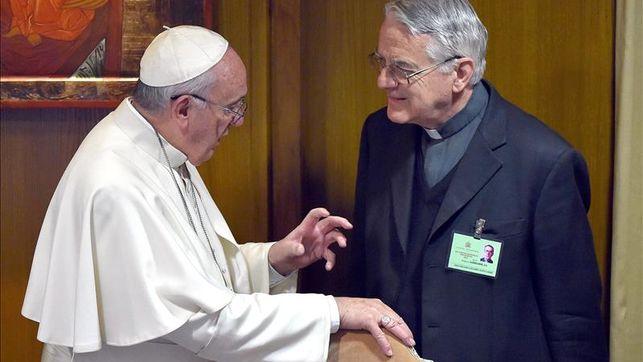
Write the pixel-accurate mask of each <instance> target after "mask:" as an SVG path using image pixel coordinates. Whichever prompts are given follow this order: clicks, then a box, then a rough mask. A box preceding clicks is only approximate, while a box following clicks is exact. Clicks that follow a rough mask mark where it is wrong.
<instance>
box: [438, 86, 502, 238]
mask: <svg viewBox="0 0 643 362" xmlns="http://www.w3.org/2000/svg"><path fill="white" fill-rule="evenodd" d="M485 85H487V84H485ZM487 89H489V105H488V106H487V110H486V112H485V115H484V118H483V120H482V123H481V124H480V126H479V128H478V130H477V131H476V133H475V135H474V136H473V138H472V139H471V143H470V144H469V147H467V150H466V152H465V153H464V155H463V156H462V159H461V160H460V162H459V163H458V165H457V166H456V167H457V168H456V170H455V173H454V175H453V179H452V180H451V184H450V185H449V188H448V190H447V193H446V195H445V196H444V200H443V201H442V205H441V206H440V209H439V210H438V214H437V216H436V218H435V221H434V222H433V227H432V228H431V232H430V234H429V237H428V239H427V240H428V241H429V242H430V241H431V240H432V238H433V236H434V234H435V232H436V231H437V230H438V229H439V228H440V227H441V226H442V225H444V223H445V222H447V220H449V219H450V218H451V217H452V216H453V215H454V214H455V213H456V212H458V211H459V210H460V209H461V208H462V207H464V206H465V205H466V204H467V203H468V202H469V200H471V199H472V198H473V197H474V196H475V195H476V194H477V193H478V192H479V191H480V190H481V189H482V188H483V187H484V185H486V184H487V182H489V180H490V179H491V178H492V177H493V175H495V174H496V172H498V170H499V169H500V168H501V167H502V162H501V161H500V160H498V158H497V157H496V156H495V155H494V154H493V152H494V150H496V149H497V148H498V147H500V146H502V145H504V144H505V142H506V135H505V132H506V119H505V118H504V116H503V112H501V111H500V109H501V108H502V107H501V102H502V99H501V98H500V97H499V95H498V93H497V92H496V91H495V89H494V88H493V87H491V86H490V85H488V86H487Z"/></svg>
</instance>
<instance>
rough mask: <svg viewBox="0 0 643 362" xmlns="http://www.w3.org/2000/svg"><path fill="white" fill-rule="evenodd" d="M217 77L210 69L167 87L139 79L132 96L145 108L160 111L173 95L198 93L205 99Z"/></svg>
mask: <svg viewBox="0 0 643 362" xmlns="http://www.w3.org/2000/svg"><path fill="white" fill-rule="evenodd" d="M215 80H216V77H215V75H214V72H212V71H210V70H208V71H206V72H204V73H202V74H200V75H198V76H196V77H194V78H192V79H190V80H186V81H185V82H183V83H179V84H174V85H170V86H167V87H152V86H149V85H147V84H145V83H143V82H141V80H140V79H139V81H138V82H137V83H136V88H135V89H134V93H133V94H132V98H134V100H135V101H136V103H138V104H140V105H141V107H143V108H144V109H145V110H147V111H149V112H151V113H158V112H160V111H161V110H163V109H164V108H165V107H166V106H167V105H168V104H169V102H170V98H171V97H173V96H178V95H182V94H196V95H199V96H201V97H203V98H205V99H207V98H208V97H206V96H205V95H204V94H207V91H208V90H209V88H210V86H212V85H213V84H214V82H215ZM197 101H198V102H199V103H203V104H202V105H201V106H202V107H205V102H203V101H201V100H198V99H197Z"/></svg>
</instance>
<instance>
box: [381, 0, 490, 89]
mask: <svg viewBox="0 0 643 362" xmlns="http://www.w3.org/2000/svg"><path fill="white" fill-rule="evenodd" d="M384 13H385V14H391V15H393V16H394V17H395V18H396V20H397V21H399V22H400V23H402V24H404V25H405V26H406V27H407V28H408V29H409V31H410V32H411V34H413V35H421V34H427V35H430V36H431V40H432V41H431V42H430V43H429V44H427V48H426V51H427V54H428V56H429V58H430V59H432V60H433V61H436V62H441V61H444V60H446V59H449V58H451V57H454V56H463V57H469V58H471V59H473V62H474V70H473V75H472V76H471V79H470V80H469V84H470V85H475V84H476V83H478V82H479V81H480V79H482V76H483V74H484V70H485V66H486V60H485V56H486V53H487V29H486V28H485V26H484V25H483V24H482V22H481V21H480V19H479V18H478V15H477V14H476V12H475V10H473V7H472V6H471V4H469V2H468V1H467V0H395V1H390V2H389V3H387V4H386V5H385V7H384ZM448 63H451V62H447V63H445V64H443V65H442V66H441V67H440V68H439V69H440V71H442V72H449V71H451V70H453V68H452V67H450V66H449V64H448Z"/></svg>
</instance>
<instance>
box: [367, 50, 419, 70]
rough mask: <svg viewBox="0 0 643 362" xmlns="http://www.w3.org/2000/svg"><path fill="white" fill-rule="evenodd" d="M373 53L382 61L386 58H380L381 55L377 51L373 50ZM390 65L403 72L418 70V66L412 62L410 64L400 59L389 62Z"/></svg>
mask: <svg viewBox="0 0 643 362" xmlns="http://www.w3.org/2000/svg"><path fill="white" fill-rule="evenodd" d="M374 53H375V55H377V56H378V57H380V58H382V59H386V58H384V56H382V54H380V52H378V51H377V49H375V52H374ZM391 63H393V65H395V66H396V67H399V68H402V69H404V70H413V69H417V68H419V66H418V65H417V64H415V63H413V62H410V61H407V60H402V59H393V60H392V61H391Z"/></svg>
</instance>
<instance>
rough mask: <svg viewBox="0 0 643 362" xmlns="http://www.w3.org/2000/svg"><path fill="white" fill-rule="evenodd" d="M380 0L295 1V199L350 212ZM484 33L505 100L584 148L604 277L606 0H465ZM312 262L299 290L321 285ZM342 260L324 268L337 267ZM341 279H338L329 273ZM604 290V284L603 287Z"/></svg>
mask: <svg viewBox="0 0 643 362" xmlns="http://www.w3.org/2000/svg"><path fill="white" fill-rule="evenodd" d="M385 2H386V1H384V0H382V1H341V0H329V1H324V2H317V1H312V2H304V3H302V30H301V31H302V64H303V66H302V69H301V73H302V95H303V96H302V134H303V138H304V142H303V148H302V153H303V159H304V163H303V171H302V172H303V180H304V190H305V191H304V200H303V205H304V208H309V207H313V206H317V205H326V206H328V207H329V208H330V209H331V210H333V211H334V212H337V213H340V214H343V215H347V216H351V213H352V208H353V197H354V190H353V187H354V186H353V185H354V180H355V173H356V162H357V152H358V147H359V145H358V140H359V131H360V129H361V126H362V123H363V121H364V119H365V117H366V115H367V114H369V113H370V112H373V111H375V110H376V109H378V108H380V107H381V106H383V105H385V98H384V95H383V92H381V91H379V90H378V89H377V88H376V85H375V80H376V79H375V75H373V73H372V72H371V71H370V70H369V68H368V64H367V61H366V55H367V54H368V53H369V52H370V51H372V49H373V48H374V47H375V46H376V44H377V36H378V31H379V25H380V22H381V20H382V18H383V13H382V9H383V6H382V5H383V4H384V3H385ZM472 3H473V5H474V7H476V9H477V11H478V13H479V16H480V17H481V19H482V21H483V22H484V23H485V25H486V26H487V28H488V30H489V33H490V40H489V46H488V56H487V61H488V66H487V72H486V78H487V79H489V80H490V81H491V82H492V83H493V84H494V85H495V86H496V87H497V88H498V89H499V91H500V92H501V94H502V95H504V96H505V97H506V98H508V99H509V100H511V101H513V102H515V103H516V104H518V105H519V106H521V107H522V108H524V109H525V110H526V111H528V112H530V113H533V114H535V115H536V116H537V117H539V118H540V119H542V120H543V121H545V122H546V123H548V124H549V125H550V126H551V127H552V128H554V129H556V130H557V131H559V132H560V133H561V134H562V135H563V136H564V137H565V138H567V140H569V142H570V143H571V144H573V145H574V146H575V147H577V148H578V149H580V150H581V151H582V153H583V154H584V155H585V157H586V159H587V161H588V165H589V169H590V175H591V185H592V198H593V201H592V207H591V212H590V221H591V224H592V227H593V231H594V236H595V245H596V251H597V254H598V259H599V265H600V269H601V274H602V277H603V281H604V285H607V283H606V282H607V277H606V276H607V273H608V270H607V266H608V264H609V263H608V254H609V253H608V250H609V244H610V236H609V235H610V214H611V206H610V202H611V174H612V153H613V152H612V144H613V141H612V138H613V132H612V129H613V95H612V82H613V75H612V74H613V72H612V69H613V60H612V59H613V41H612V38H613V33H614V30H613V24H612V23H613V18H614V10H613V4H612V3H613V2H612V1H610V0H599V1H589V2H588V1H581V0H573V1H565V2H559V1H542V0H528V1H519V2H516V1H512V0H497V1H483V0H474V1H472ZM320 270H321V267H319V266H317V268H313V269H312V270H308V271H306V272H305V273H304V277H305V278H306V279H307V280H306V281H305V283H304V284H305V285H304V290H321V291H329V290H333V289H335V287H337V285H331V283H337V281H336V280H334V281H328V280H327V278H326V277H325V276H324V275H323V272H321V271H320ZM347 273H349V271H345V270H343V269H342V259H341V254H340V257H339V259H338V270H337V271H336V272H334V273H333V274H338V275H347ZM339 280H341V278H340V279H339ZM605 289H606V290H607V288H605Z"/></svg>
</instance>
